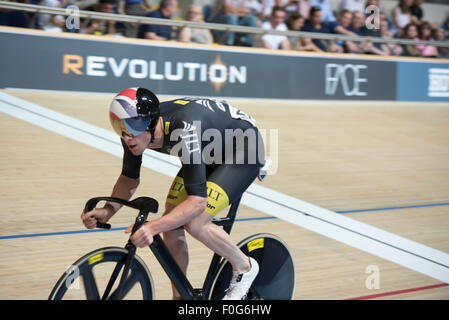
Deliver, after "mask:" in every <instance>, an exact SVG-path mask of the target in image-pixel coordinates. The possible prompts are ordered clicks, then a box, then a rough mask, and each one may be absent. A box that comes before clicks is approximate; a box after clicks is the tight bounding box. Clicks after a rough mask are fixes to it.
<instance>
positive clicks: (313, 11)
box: [0, 0, 449, 58]
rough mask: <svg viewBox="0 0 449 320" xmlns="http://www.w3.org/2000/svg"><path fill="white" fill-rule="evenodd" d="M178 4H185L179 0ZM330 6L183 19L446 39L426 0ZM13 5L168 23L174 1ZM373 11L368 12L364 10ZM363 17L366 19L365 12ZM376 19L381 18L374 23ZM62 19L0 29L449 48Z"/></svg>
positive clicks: (226, 8)
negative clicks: (390, 5) (427, 15)
mask: <svg viewBox="0 0 449 320" xmlns="http://www.w3.org/2000/svg"><path fill="white" fill-rule="evenodd" d="M181 1H182V0H181ZM330 1H331V0H215V2H214V3H213V5H212V6H210V7H209V6H206V7H202V6H199V5H190V6H189V7H188V10H187V12H186V16H185V17H182V18H183V19H185V20H188V21H194V22H213V23H221V24H229V25H240V26H248V27H260V28H263V29H267V30H280V31H287V30H293V31H304V32H315V33H327V34H341V35H351V36H370V37H381V38H385V39H388V38H403V39H415V40H429V41H433V40H438V41H447V39H448V33H449V18H448V19H447V20H446V21H444V22H442V21H426V20H424V19H423V17H424V12H423V9H422V6H421V5H422V3H423V0H399V1H398V5H397V7H395V8H394V9H393V11H392V12H391V14H390V15H387V14H386V13H385V12H379V11H377V8H379V5H380V3H379V2H380V1H382V0H339V1H340V6H339V10H338V11H337V12H335V11H334V10H332V6H331V2H330ZM15 2H23V3H31V4H39V5H43V6H48V7H57V8H65V7H67V6H68V5H70V4H75V5H77V6H79V8H80V9H82V10H91V11H97V12H105V13H120V14H128V15H134V16H147V17H154V18H163V19H172V18H173V17H174V15H175V14H176V12H177V11H178V5H179V3H178V0H162V1H160V3H159V5H158V6H156V7H154V6H153V5H152V4H151V2H150V0H17V1H15ZM367 7H368V8H372V10H368V11H367V10H366V8H367ZM366 12H368V13H366ZM376 17H379V19H377V18H376ZM66 21H67V19H66V17H65V16H60V15H51V14H43V13H40V14H34V15H33V14H30V13H25V12H20V11H7V10H2V11H0V25H8V26H16V27H31V28H36V29H43V30H47V31H53V32H64V31H65V32H77V33H85V34H96V35H106V34H109V35H115V36H117V35H120V36H124V37H134V38H143V39H153V40H161V41H165V40H178V41H183V42H196V43H204V44H211V43H219V44H224V45H230V46H232V45H239V46H248V47H251V46H262V47H265V48H269V49H279V50H300V51H315V52H337V53H363V54H376V55H393V56H425V57H444V58H449V48H443V47H439V48H437V47H436V46H432V45H399V44H393V43H377V42H370V41H331V40H322V39H316V38H307V37H286V36H283V35H274V34H264V35H263V36H262V37H261V39H258V40H260V41H259V42H260V43H257V44H256V43H255V42H256V40H257V39H255V36H254V35H251V34H243V33H234V32H219V31H214V30H209V29H204V28H187V27H185V28H179V29H174V28H172V27H170V26H162V25H138V24H136V23H122V22H113V21H99V20H95V19H81V21H80V24H79V25H76V26H70V25H69V26H68V24H67V23H66Z"/></svg>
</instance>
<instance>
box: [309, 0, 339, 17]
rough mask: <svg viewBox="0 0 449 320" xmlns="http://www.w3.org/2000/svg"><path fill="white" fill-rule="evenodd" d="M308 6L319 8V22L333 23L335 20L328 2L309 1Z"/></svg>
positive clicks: (325, 0)
mask: <svg viewBox="0 0 449 320" xmlns="http://www.w3.org/2000/svg"><path fill="white" fill-rule="evenodd" d="M310 6H311V7H320V8H321V12H322V13H321V19H322V20H321V21H323V22H335V21H336V20H337V19H336V18H335V16H334V13H333V12H332V6H331V4H330V2H329V0H310Z"/></svg>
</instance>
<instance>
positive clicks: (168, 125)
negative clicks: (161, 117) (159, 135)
mask: <svg viewBox="0 0 449 320" xmlns="http://www.w3.org/2000/svg"><path fill="white" fill-rule="evenodd" d="M169 130H170V121H167V122H166V123H165V135H168V134H169V133H170V131H169Z"/></svg>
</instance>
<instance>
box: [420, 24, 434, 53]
mask: <svg viewBox="0 0 449 320" xmlns="http://www.w3.org/2000/svg"><path fill="white" fill-rule="evenodd" d="M418 34H419V39H420V40H426V41H433V40H434V39H433V28H432V26H431V25H430V23H428V22H424V23H422V24H421V25H419V26H418ZM416 48H418V50H420V51H421V55H422V56H423V57H435V58H436V57H438V49H437V47H435V46H432V45H425V44H419V45H417V46H416Z"/></svg>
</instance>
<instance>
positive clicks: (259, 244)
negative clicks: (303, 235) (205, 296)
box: [209, 233, 296, 300]
mask: <svg viewBox="0 0 449 320" xmlns="http://www.w3.org/2000/svg"><path fill="white" fill-rule="evenodd" d="M237 246H238V247H239V248H240V249H241V250H242V251H243V253H244V254H246V255H247V256H250V257H252V258H253V259H255V260H256V261H257V263H258V264H259V274H258V275H257V277H256V279H255V280H254V282H253V284H252V286H251V288H250V289H249V292H248V296H247V299H249V300H251V299H252V300H291V299H292V298H293V294H294V291H295V283H296V282H295V281H296V277H295V265H294V262H293V259H292V256H291V254H290V251H289V250H288V247H287V245H286V243H285V242H284V241H283V240H282V239H280V238H279V237H277V236H275V235H273V234H268V233H260V234H256V235H253V236H250V237H248V238H246V239H244V240H243V241H241V242H240V243H239V244H238V245H237ZM231 278H232V266H231V264H230V263H229V262H228V261H227V260H224V259H223V261H222V262H221V263H220V266H219V268H218V272H217V275H216V277H215V280H214V282H213V285H212V288H211V290H210V295H209V299H211V300H221V299H223V297H224V295H225V291H226V289H227V288H228V286H229V283H230V282H231Z"/></svg>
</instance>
